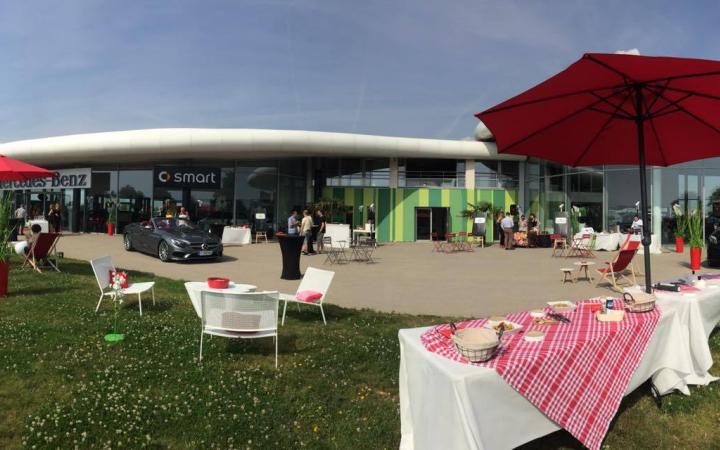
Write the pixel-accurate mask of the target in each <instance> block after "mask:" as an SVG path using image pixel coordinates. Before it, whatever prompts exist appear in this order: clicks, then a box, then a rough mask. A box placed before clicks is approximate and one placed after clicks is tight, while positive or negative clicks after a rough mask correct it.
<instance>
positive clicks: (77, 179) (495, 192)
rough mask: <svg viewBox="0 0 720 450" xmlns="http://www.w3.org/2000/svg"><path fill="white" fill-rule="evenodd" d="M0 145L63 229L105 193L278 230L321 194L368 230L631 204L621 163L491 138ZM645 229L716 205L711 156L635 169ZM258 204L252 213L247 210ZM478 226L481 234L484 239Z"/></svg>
mask: <svg viewBox="0 0 720 450" xmlns="http://www.w3.org/2000/svg"><path fill="white" fill-rule="evenodd" d="M0 154H4V155H6V156H9V157H12V158H16V159H20V160H22V161H26V162H29V163H32V164H36V165H39V166H42V167H45V168H48V169H53V170H56V171H57V172H56V176H55V177H53V178H51V179H40V180H31V181H25V182H12V183H7V182H6V183H2V184H0V188H2V189H12V190H14V191H15V194H16V199H17V202H18V203H23V204H25V205H26V208H27V209H28V211H33V212H34V214H38V215H40V214H43V212H46V211H47V209H48V207H49V205H50V204H51V203H60V204H61V206H62V207H61V210H62V214H63V222H64V228H65V229H69V230H70V231H73V232H92V231H101V230H102V229H104V223H105V221H106V220H107V219H108V217H109V211H108V205H112V204H114V203H117V205H118V208H117V223H118V227H119V229H120V230H122V228H123V227H124V226H125V225H127V224H128V223H131V222H134V221H139V220H144V219H147V218H149V217H152V216H157V215H161V214H162V213H163V211H164V209H163V208H165V207H166V205H167V204H168V203H172V204H174V205H176V206H177V207H179V206H185V207H186V208H187V209H188V211H189V212H190V215H191V217H192V219H193V220H194V221H196V222H199V223H201V224H206V225H211V224H214V225H233V224H235V225H242V224H250V225H251V226H258V224H257V221H256V217H263V214H264V217H265V219H264V220H263V224H262V226H264V227H266V228H268V229H270V230H273V231H275V230H282V229H283V227H284V226H286V225H285V224H286V219H287V216H288V214H289V212H290V210H291V209H302V208H303V207H304V206H305V205H308V204H313V203H316V202H318V201H320V200H321V199H328V198H332V199H336V200H339V201H340V202H342V203H344V204H345V205H346V206H347V214H346V216H345V217H344V218H342V219H344V221H346V222H347V223H349V224H352V225H353V226H361V225H362V224H364V223H366V222H367V220H368V209H369V208H368V207H369V206H370V205H373V206H374V208H373V210H374V213H375V224H376V236H377V239H378V240H379V241H386V242H387V241H416V240H427V239H430V235H431V232H432V231H438V232H440V233H441V234H442V233H443V232H444V231H452V232H457V231H463V230H470V229H471V227H472V223H471V220H470V219H468V218H465V217H462V216H461V212H462V211H463V210H464V209H466V208H467V206H468V203H476V202H479V201H485V202H488V203H490V204H492V205H493V207H494V208H498V209H503V210H506V211H507V210H510V209H511V208H512V207H513V206H515V207H517V208H518V209H519V210H521V211H523V212H525V213H530V212H534V213H535V214H536V215H538V217H539V219H540V223H541V226H542V227H543V228H544V229H552V226H553V223H554V219H555V216H556V215H557V213H558V212H559V211H560V210H561V205H565V206H566V207H567V205H571V204H572V205H575V206H577V207H578V208H580V222H582V223H585V224H586V225H587V226H592V227H593V228H595V229H596V230H612V229H614V228H615V227H617V226H620V227H621V228H624V227H625V226H627V225H629V223H630V222H631V221H632V218H633V216H634V215H635V214H636V212H637V207H636V203H637V202H638V200H639V181H638V174H637V169H636V168H633V167H618V166H605V167H603V166H598V167H584V168H571V167H566V166H562V165H558V164H554V163H550V162H545V161H540V160H534V159H527V158H525V157H520V156H515V155H498V153H497V151H496V148H495V145H494V144H493V143H492V142H482V141H479V140H473V139H468V140H437V139H416V138H404V137H389V136H371V135H361V134H348V133H326V132H313V131H293V130H257V129H187V128H180V129H150V130H133V131H119V132H107V133H92V134H81V135H71V136H60V137H51V138H43V139H33V140H26V141H17V142H9V143H5V144H0ZM648 179H649V180H650V181H651V183H650V184H651V187H650V190H651V191H650V203H651V210H652V211H651V212H652V220H651V221H652V224H651V226H652V229H653V232H654V234H655V235H656V237H657V236H660V238H661V241H662V242H663V243H670V242H671V241H672V240H673V238H672V229H673V226H674V223H673V220H672V208H671V205H672V204H673V203H676V202H679V203H680V205H681V206H682V207H686V208H689V209H692V208H697V207H702V208H703V211H704V215H705V220H706V230H708V229H710V227H712V226H714V223H715V221H716V217H720V158H718V159H709V160H703V161H697V162H693V163H688V164H683V165H678V166H673V167H670V168H652V169H649V174H648ZM258 214H260V215H259V216H258ZM491 228H492V227H489V230H488V235H487V237H488V239H492V238H493V230H492V229H491Z"/></svg>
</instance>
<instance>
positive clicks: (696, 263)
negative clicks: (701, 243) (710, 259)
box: [690, 247, 702, 270]
mask: <svg viewBox="0 0 720 450" xmlns="http://www.w3.org/2000/svg"><path fill="white" fill-rule="evenodd" d="M701 259H702V248H700V247H692V248H691V249H690V269H691V270H700V260H701Z"/></svg>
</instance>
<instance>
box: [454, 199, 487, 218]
mask: <svg viewBox="0 0 720 450" xmlns="http://www.w3.org/2000/svg"><path fill="white" fill-rule="evenodd" d="M467 205H468V207H467V209H463V210H462V211H460V217H465V218H473V217H475V214H477V213H481V212H488V211H490V210H491V209H492V205H491V204H490V202H484V201H483V202H477V203H471V202H468V204H467Z"/></svg>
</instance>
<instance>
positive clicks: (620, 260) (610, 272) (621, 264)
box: [595, 241, 640, 292]
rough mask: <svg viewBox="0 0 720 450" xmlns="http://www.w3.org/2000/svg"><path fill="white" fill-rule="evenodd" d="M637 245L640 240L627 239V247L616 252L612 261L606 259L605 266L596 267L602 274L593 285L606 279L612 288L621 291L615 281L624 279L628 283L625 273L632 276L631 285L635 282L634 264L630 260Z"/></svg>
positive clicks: (636, 249)
mask: <svg viewBox="0 0 720 450" xmlns="http://www.w3.org/2000/svg"><path fill="white" fill-rule="evenodd" d="M639 247H640V241H629V242H628V243H627V247H626V248H625V249H623V250H620V251H619V252H618V254H617V256H616V257H615V260H614V261H612V262H610V261H608V262H606V263H605V264H607V267H603V268H601V269H597V271H598V272H599V273H600V274H601V275H602V277H601V278H600V279H599V280H598V282H597V283H596V284H595V287H597V286H598V285H599V284H600V283H601V282H602V281H604V280H607V281H608V282H609V283H610V284H612V287H613V289H615V290H616V291H619V292H622V289H620V286H618V284H617V283H618V281H620V279H625V280H627V281H628V283H630V279H629V278H628V277H627V275H631V276H632V284H633V285H635V284H637V280H636V278H635V275H636V272H635V266H633V263H632V260H633V258H634V257H635V254H636V253H637V251H638V248H639ZM608 276H609V278H608Z"/></svg>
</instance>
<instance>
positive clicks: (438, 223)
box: [415, 208, 449, 241]
mask: <svg viewBox="0 0 720 450" xmlns="http://www.w3.org/2000/svg"><path fill="white" fill-rule="evenodd" d="M448 211H449V208H415V240H416V241H429V240H430V239H431V238H432V233H437V235H438V239H440V240H443V239H445V234H446V233H447V232H448V217H449V212H448Z"/></svg>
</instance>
